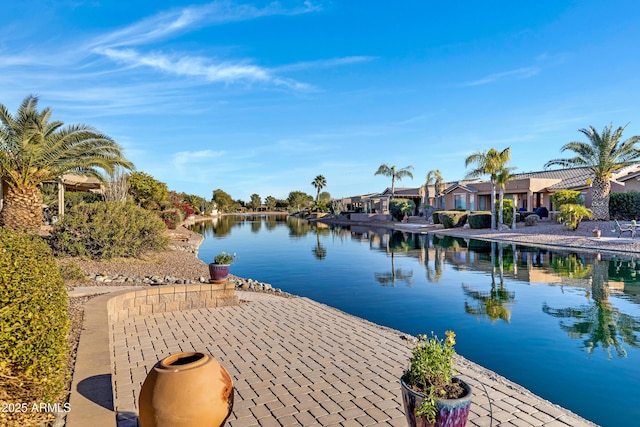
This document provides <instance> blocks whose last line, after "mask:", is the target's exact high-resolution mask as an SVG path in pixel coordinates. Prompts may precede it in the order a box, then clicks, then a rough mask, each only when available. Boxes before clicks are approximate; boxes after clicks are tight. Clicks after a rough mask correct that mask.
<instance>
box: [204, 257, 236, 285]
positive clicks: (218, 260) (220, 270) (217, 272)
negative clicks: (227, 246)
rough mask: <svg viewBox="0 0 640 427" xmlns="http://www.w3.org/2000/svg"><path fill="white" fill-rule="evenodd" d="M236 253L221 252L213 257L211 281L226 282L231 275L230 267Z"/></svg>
mask: <svg viewBox="0 0 640 427" xmlns="http://www.w3.org/2000/svg"><path fill="white" fill-rule="evenodd" d="M236 258H237V256H236V254H235V253H233V254H230V253H228V252H220V253H219V254H218V255H216V256H215V257H214V258H213V262H212V263H211V264H209V274H210V275H211V280H210V282H211V283H224V282H226V281H227V277H228V276H229V267H230V266H231V264H233V263H234V262H235V260H236Z"/></svg>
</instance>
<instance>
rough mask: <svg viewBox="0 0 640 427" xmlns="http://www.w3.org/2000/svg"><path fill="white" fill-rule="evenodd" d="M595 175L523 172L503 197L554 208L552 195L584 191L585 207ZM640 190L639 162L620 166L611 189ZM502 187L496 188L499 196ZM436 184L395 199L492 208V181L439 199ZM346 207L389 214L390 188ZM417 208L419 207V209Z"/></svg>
mask: <svg viewBox="0 0 640 427" xmlns="http://www.w3.org/2000/svg"><path fill="white" fill-rule="evenodd" d="M592 180H593V174H592V173H591V171H590V170H589V169H588V168H586V167H580V168H569V169H556V170H545V171H538V172H524V173H517V174H514V175H513V178H512V179H511V180H510V181H509V182H508V183H507V185H506V187H505V190H504V197H505V198H506V199H511V200H514V201H515V204H516V207H517V208H518V209H524V210H526V211H533V210H534V209H536V208H538V207H545V208H547V209H548V210H549V211H554V210H555V209H554V208H555V207H554V206H553V203H552V201H551V196H552V195H553V193H555V192H556V191H558V190H575V191H579V192H581V193H582V195H583V197H584V202H585V206H587V207H591V199H592V197H591V181H592ZM627 191H638V192H640V163H636V164H633V165H630V166H627V167H624V168H621V169H619V170H618V171H617V172H616V173H615V174H613V176H612V177H611V192H619V193H622V192H627ZM498 193H499V189H498V188H496V198H497V197H498ZM435 195H436V193H435V186H434V185H430V186H429V200H426V191H425V186H424V185H423V186H421V187H418V188H406V187H402V188H396V189H395V197H396V198H406V199H411V200H413V201H414V202H415V204H416V207H420V206H423V205H427V204H428V205H430V206H436V207H438V208H439V209H447V210H453V209H465V210H468V211H484V210H486V211H490V210H491V182H490V181H488V180H481V179H473V180H460V181H452V182H447V183H445V184H444V190H443V191H442V192H441V195H440V198H439V200H436V197H435ZM342 200H343V203H344V205H345V207H346V209H347V210H349V211H352V212H365V213H388V212H389V201H390V200H391V188H386V189H385V190H384V191H383V192H382V193H373V194H366V195H362V196H355V197H350V198H346V199H342ZM416 210H418V209H416Z"/></svg>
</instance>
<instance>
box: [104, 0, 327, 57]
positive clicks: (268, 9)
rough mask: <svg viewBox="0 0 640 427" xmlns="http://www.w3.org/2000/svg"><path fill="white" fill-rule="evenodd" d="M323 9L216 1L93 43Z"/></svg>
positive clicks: (147, 39)
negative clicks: (260, 5) (261, 5)
mask: <svg viewBox="0 0 640 427" xmlns="http://www.w3.org/2000/svg"><path fill="white" fill-rule="evenodd" d="M321 9H322V8H321V7H320V6H318V5H316V4H314V3H313V2H311V1H305V2H304V3H303V5H302V6H299V7H294V8H285V7H284V6H282V4H281V3H280V2H272V3H270V4H268V5H267V6H265V7H263V8H257V7H255V6H253V5H248V4H235V3H234V2H232V1H228V0H223V1H214V2H211V3H207V4H205V5H201V6H189V7H186V8H182V9H174V10H171V11H167V12H162V13H159V14H157V15H155V16H152V17H149V18H147V19H143V20H142V21H139V22H137V23H135V24H132V25H130V26H128V27H125V28H123V29H120V30H118V31H114V32H112V33H110V34H106V35H104V36H102V37H99V38H97V39H96V40H94V41H93V44H94V45H95V47H100V46H109V47H111V48H115V47H120V46H135V45H143V44H148V43H151V42H154V41H158V40H162V39H166V38H168V37H171V36H173V35H176V34H179V33H181V32H185V31H192V30H194V29H198V28H201V27H203V26H207V25H221V24H226V23H230V22H238V21H246V20H250V19H256V18H260V17H265V16H274V15H299V14H303V13H309V12H316V11H319V10H321Z"/></svg>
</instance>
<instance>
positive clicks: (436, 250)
mask: <svg viewBox="0 0 640 427" xmlns="http://www.w3.org/2000/svg"><path fill="white" fill-rule="evenodd" d="M433 254H434V257H433V258H434V260H433V269H432V268H431V266H430V265H429V261H430V259H429V247H428V244H427V250H426V251H425V259H424V266H425V270H426V273H427V280H428V281H429V282H430V283H438V282H439V281H440V279H441V278H442V263H443V261H444V251H443V250H442V248H441V247H440V245H439V244H437V243H436V242H433ZM434 271H435V274H434Z"/></svg>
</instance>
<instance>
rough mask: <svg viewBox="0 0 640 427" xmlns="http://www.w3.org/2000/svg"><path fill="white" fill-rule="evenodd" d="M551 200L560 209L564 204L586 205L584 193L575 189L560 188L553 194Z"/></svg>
mask: <svg viewBox="0 0 640 427" xmlns="http://www.w3.org/2000/svg"><path fill="white" fill-rule="evenodd" d="M551 202H552V203H553V206H554V207H555V208H556V209H558V210H559V209H560V208H561V207H562V205H566V204H573V205H584V197H582V193H580V192H579V191H575V190H559V191H556V192H555V193H553V195H552V196H551Z"/></svg>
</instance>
